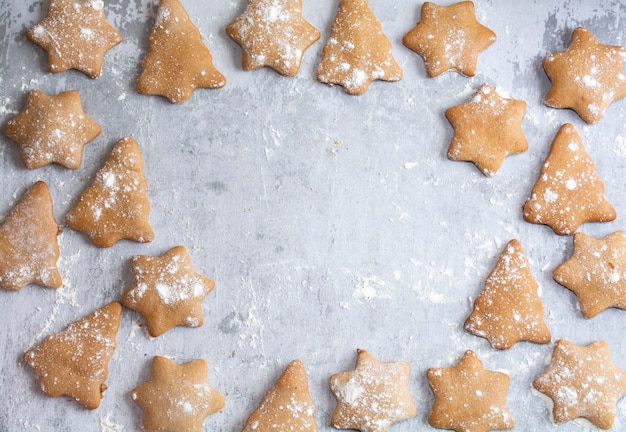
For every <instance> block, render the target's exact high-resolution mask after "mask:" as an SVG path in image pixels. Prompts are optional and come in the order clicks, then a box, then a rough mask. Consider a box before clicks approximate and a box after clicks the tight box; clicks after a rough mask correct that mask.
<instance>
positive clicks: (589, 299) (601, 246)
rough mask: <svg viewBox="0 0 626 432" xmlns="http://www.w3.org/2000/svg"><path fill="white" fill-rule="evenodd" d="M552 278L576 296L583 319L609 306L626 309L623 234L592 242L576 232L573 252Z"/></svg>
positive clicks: (625, 247) (615, 234)
mask: <svg viewBox="0 0 626 432" xmlns="http://www.w3.org/2000/svg"><path fill="white" fill-rule="evenodd" d="M552 276H553V277H554V280H555V281H557V282H558V283H560V284H561V285H563V286H564V287H566V288H567V289H569V290H571V291H572V292H573V293H574V294H576V297H578V303H579V305H580V311H581V312H582V314H583V316H584V317H585V318H593V317H594V316H596V315H597V314H599V313H600V312H602V311H603V310H605V309H607V308H610V307H617V308H620V309H626V234H624V232H623V231H617V232H614V233H613V234H609V235H608V236H606V237H604V238H601V239H594V238H593V237H590V236H588V235H586V234H583V233H576V234H575V235H574V253H573V254H572V256H571V258H570V259H568V260H567V261H565V262H564V263H563V264H561V265H560V266H558V267H557V268H556V269H555V270H554V272H553V273H552Z"/></svg>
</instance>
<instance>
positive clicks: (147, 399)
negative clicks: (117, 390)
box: [131, 356, 225, 432]
mask: <svg viewBox="0 0 626 432" xmlns="http://www.w3.org/2000/svg"><path fill="white" fill-rule="evenodd" d="M207 370H208V367H207V363H206V361H204V360H202V359H197V360H192V361H190V362H188V363H185V364H182V365H179V364H176V363H174V362H173V361H171V360H169V359H167V358H165V357H161V356H155V357H154V358H153V359H152V369H151V371H150V379H149V380H148V381H147V382H145V383H144V384H141V385H140V386H139V387H137V388H136V389H134V390H133V391H132V393H131V395H132V398H133V399H134V400H135V402H137V404H138V405H139V406H140V407H141V409H142V410H143V420H142V421H141V426H142V428H143V430H145V431H147V432H152V431H155V432H156V431H159V432H181V431H185V432H201V431H202V424H203V423H204V419H205V418H207V417H208V416H210V415H211V414H213V413H215V412H217V411H219V410H220V409H222V407H223V406H224V404H225V401H224V398H223V397H222V395H221V394H219V393H218V392H217V391H216V390H215V389H213V388H211V387H210V386H209V385H208V384H207Z"/></svg>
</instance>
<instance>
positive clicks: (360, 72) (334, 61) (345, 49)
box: [317, 0, 402, 95]
mask: <svg viewBox="0 0 626 432" xmlns="http://www.w3.org/2000/svg"><path fill="white" fill-rule="evenodd" d="M317 79H318V80H319V81H321V82H323V83H326V84H329V85H331V86H332V85H333V84H339V85H340V86H342V87H343V88H344V90H345V91H346V92H347V93H349V94H351V95H360V94H363V93H365V90H367V88H368V87H369V85H370V83H371V82H372V81H374V80H383V81H400V80H401V79H402V69H400V66H399V65H398V63H396V60H395V59H394V58H393V55H392V54H391V42H389V39H387V36H385V34H384V33H383V29H382V26H381V24H380V21H378V19H377V18H376V16H375V15H374V13H373V12H372V10H371V9H370V7H369V5H368V2H367V0H341V2H340V3H339V9H338V11H337V15H336V16H335V20H334V22H333V25H332V27H331V29H330V38H329V39H328V42H327V43H326V46H324V50H323V51H322V61H321V63H320V64H319V66H318V68H317Z"/></svg>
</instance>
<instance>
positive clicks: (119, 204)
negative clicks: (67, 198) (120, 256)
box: [65, 138, 154, 247]
mask: <svg viewBox="0 0 626 432" xmlns="http://www.w3.org/2000/svg"><path fill="white" fill-rule="evenodd" d="M142 166H143V163H142V159H141V153H140V152H139V147H138V146H137V143H136V142H135V140H133V139H132V138H124V139H122V140H120V141H119V142H118V143H117V144H116V145H115V147H113V150H112V151H111V154H110V155H109V158H108V159H107V161H106V162H105V163H104V165H103V166H102V168H100V170H99V171H98V172H97V173H96V175H95V178H94V179H93V182H92V183H91V185H89V186H88V187H87V189H85V191H84V192H83V193H82V194H81V195H80V197H79V198H78V203H76V205H75V206H74V208H72V209H71V210H70V212H69V213H68V214H67V216H66V218H65V221H66V222H67V224H68V225H69V226H70V227H72V228H74V229H76V230H78V231H82V232H84V233H86V234H87V235H89V237H91V239H92V241H93V243H94V244H95V245H96V246H98V247H111V246H113V245H114V244H115V243H117V241H118V240H121V239H123V238H125V239H130V240H134V241H137V242H149V241H152V239H153V238H154V233H153V232H152V228H150V224H149V223H148V213H149V212H150V203H149V202H148V197H147V195H146V179H145V178H144V176H143V171H142V169H143V168H142Z"/></svg>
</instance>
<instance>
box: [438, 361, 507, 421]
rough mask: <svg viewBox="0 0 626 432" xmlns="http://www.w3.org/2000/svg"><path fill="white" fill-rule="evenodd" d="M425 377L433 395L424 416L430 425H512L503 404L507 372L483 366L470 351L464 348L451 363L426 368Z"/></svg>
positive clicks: (504, 401)
mask: <svg viewBox="0 0 626 432" xmlns="http://www.w3.org/2000/svg"><path fill="white" fill-rule="evenodd" d="M426 378H427V379H428V384H429V385H430V388H431V390H432V391H433V394H434V395H435V402H434V404H433V407H432V409H431V411H430V415H429V416H428V423H429V424H430V425H431V426H432V427H435V428H440V429H450V430H454V431H456V432H486V431H488V430H492V429H496V430H504V429H513V428H514V427H515V424H514V422H513V419H512V418H511V413H510V412H509V409H508V408H507V406H506V394H507V392H508V390H509V382H510V378H509V376H508V375H507V374H504V373H502V372H494V371H490V370H486V369H485V368H483V364H482V362H481V361H480V359H479V358H478V357H477V356H476V354H474V352H473V351H467V352H466V353H465V354H464V355H463V357H462V358H461V360H460V361H459V363H457V364H456V365H455V366H453V367H449V368H429V369H428V370H427V371H426Z"/></svg>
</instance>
